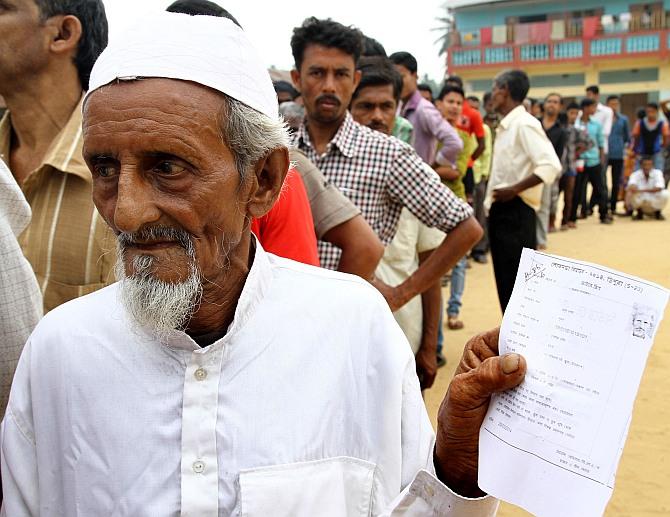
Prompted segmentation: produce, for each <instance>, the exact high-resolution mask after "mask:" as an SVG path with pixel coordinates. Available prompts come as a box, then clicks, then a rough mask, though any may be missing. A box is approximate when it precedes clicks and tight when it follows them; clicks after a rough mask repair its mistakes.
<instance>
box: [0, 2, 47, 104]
mask: <svg viewBox="0 0 670 517" xmlns="http://www.w3.org/2000/svg"><path fill="white" fill-rule="evenodd" d="M53 34H57V32H54V28H53V26H52V25H51V24H49V23H48V21H47V23H42V21H41V18H40V12H39V9H38V7H37V5H36V4H35V1H34V0H0V35H1V36H0V91H2V90H3V88H2V85H3V84H4V83H5V82H7V83H9V82H10V81H12V82H15V81H16V80H17V79H23V78H25V77H29V76H30V75H31V74H36V73H38V72H39V71H41V70H42V69H43V68H44V67H45V66H46V64H47V63H48V60H49V43H50V41H51V37H52V35H53Z"/></svg>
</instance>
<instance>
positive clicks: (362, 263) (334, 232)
mask: <svg viewBox="0 0 670 517" xmlns="http://www.w3.org/2000/svg"><path fill="white" fill-rule="evenodd" d="M322 240H324V241H326V242H329V243H331V244H333V245H335V246H337V247H338V248H340V249H341V250H342V254H341V255H340V263H339V265H338V267H337V270H338V271H341V272H343V273H351V274H353V275H358V276H360V277H361V278H364V279H365V280H370V279H371V278H372V277H373V276H374V272H375V269H376V268H377V264H379V261H380V259H381V258H382V255H384V245H383V244H382V243H381V241H380V240H379V237H377V234H376V233H375V232H374V231H373V230H372V228H370V225H369V224H368V223H367V222H366V221H365V219H363V216H362V215H357V216H355V217H353V218H351V219H349V220H348V221H345V222H344V223H341V224H339V225H337V226H335V227H334V228H331V229H330V230H328V231H327V232H326V233H325V234H324V235H323V236H322Z"/></svg>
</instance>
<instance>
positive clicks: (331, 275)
mask: <svg viewBox="0 0 670 517" xmlns="http://www.w3.org/2000/svg"><path fill="white" fill-rule="evenodd" d="M268 259H269V261H270V265H271V268H272V272H273V287H272V294H271V296H272V297H273V298H274V299H275V301H279V300H281V299H284V300H288V299H289V298H290V300H291V303H284V304H282V305H286V306H287V307H288V306H290V307H289V308H288V309H287V310H290V311H291V312H297V313H302V314H304V312H305V311H307V312H309V313H310V314H311V315H312V316H313V317H320V316H322V317H324V318H325V319H324V325H326V324H327V322H329V321H334V320H333V318H334V317H335V316H337V320H338V321H350V319H348V318H355V319H357V320H358V319H360V318H361V317H372V318H375V317H378V316H380V315H383V314H386V313H388V314H389V315H390V311H389V308H388V304H387V303H386V300H385V299H384V297H383V296H382V295H381V293H379V291H378V290H377V289H375V288H374V287H373V286H372V285H371V284H370V283H369V282H366V281H365V280H363V279H362V278H360V277H358V276H355V275H350V274H347V273H340V272H338V271H332V270H329V269H324V268H320V267H314V266H309V265H307V264H302V263H300V262H295V261H293V260H289V259H285V258H283V257H279V256H276V255H272V254H268ZM290 293H296V294H298V293H299V295H298V296H295V297H294V296H293V295H291V294H290ZM391 319H393V317H392V316H391Z"/></svg>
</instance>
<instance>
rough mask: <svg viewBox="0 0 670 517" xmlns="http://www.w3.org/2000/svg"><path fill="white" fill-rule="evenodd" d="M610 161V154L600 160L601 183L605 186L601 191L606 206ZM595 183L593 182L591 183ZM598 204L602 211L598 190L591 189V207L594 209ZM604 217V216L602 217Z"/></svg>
mask: <svg viewBox="0 0 670 517" xmlns="http://www.w3.org/2000/svg"><path fill="white" fill-rule="evenodd" d="M608 163H609V159H608V156H607V155H605V156H604V158H603V161H602V162H600V172H599V174H600V184H601V185H602V186H603V192H602V193H601V194H602V195H603V196H604V197H605V208H607V165H608ZM591 185H593V183H591ZM584 199H586V192H585V193H584ZM596 205H598V211H600V206H601V205H600V199H599V198H598V196H596V191H595V190H592V191H591V200H590V201H589V209H590V210H593V207H594V206H596ZM600 218H601V219H602V216H601V217H600Z"/></svg>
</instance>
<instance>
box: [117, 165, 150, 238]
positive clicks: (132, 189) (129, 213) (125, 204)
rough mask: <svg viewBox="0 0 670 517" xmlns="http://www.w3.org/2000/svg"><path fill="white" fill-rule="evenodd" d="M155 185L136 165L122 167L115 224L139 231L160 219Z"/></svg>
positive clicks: (124, 228)
mask: <svg viewBox="0 0 670 517" xmlns="http://www.w3.org/2000/svg"><path fill="white" fill-rule="evenodd" d="M155 201H156V199H155V193H154V189H153V186H152V185H151V183H150V182H149V181H147V180H146V178H143V177H142V176H141V174H140V173H139V172H138V171H137V170H136V169H135V168H134V167H126V168H122V169H121V172H120V174H119V181H118V187H117V198H116V209H115V210H114V226H115V227H116V228H117V229H118V230H120V231H122V232H128V233H131V232H137V231H139V230H140V229H141V228H142V227H144V226H146V225H147V224H151V223H155V222H157V221H158V220H159V219H160V216H161V212H160V210H159V209H158V207H157V205H156V202H155Z"/></svg>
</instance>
